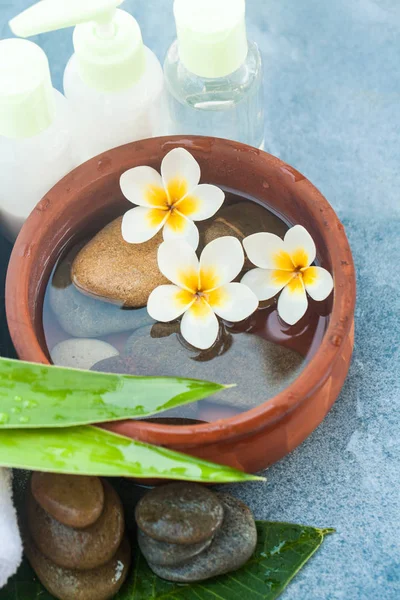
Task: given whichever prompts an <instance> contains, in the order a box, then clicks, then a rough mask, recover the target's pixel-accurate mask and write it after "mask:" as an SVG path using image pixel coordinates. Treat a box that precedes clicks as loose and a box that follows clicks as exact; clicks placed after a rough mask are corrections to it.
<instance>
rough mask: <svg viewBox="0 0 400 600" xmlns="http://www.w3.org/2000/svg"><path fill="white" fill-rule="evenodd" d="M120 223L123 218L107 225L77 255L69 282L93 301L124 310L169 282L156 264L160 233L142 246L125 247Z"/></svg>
mask: <svg viewBox="0 0 400 600" xmlns="http://www.w3.org/2000/svg"><path fill="white" fill-rule="evenodd" d="M121 223H122V217H119V218H118V219H115V220H114V221H112V222H111V223H109V224H108V225H107V226H106V227H104V229H102V230H101V231H100V232H99V233H98V234H97V235H95V237H94V238H93V239H92V240H90V242H89V243H88V244H86V246H85V247H84V248H83V249H82V250H81V251H80V252H79V254H78V255H77V257H76V258H75V260H74V262H73V264H72V271H71V277H72V282H73V283H74V285H75V286H76V287H77V288H78V289H79V291H81V292H83V293H84V294H88V295H89V296H93V297H95V298H101V299H102V300H105V301H108V302H112V303H115V304H120V305H123V306H126V307H139V306H145V305H146V304H147V300H148V297H149V295H150V293H151V292H152V291H153V290H154V288H156V287H157V286H159V285H162V284H164V283H168V281H167V279H165V277H164V276H163V275H162V274H161V273H160V271H159V269H158V263H157V251H158V247H159V245H160V243H161V242H162V239H163V238H162V233H159V234H157V235H156V236H155V237H153V238H152V239H151V240H149V241H148V242H144V243H143V244H128V243H127V242H125V240H124V239H123V238H122V234H121Z"/></svg>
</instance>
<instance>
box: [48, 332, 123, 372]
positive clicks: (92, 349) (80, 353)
mask: <svg viewBox="0 0 400 600" xmlns="http://www.w3.org/2000/svg"><path fill="white" fill-rule="evenodd" d="M118 355H119V352H118V350H117V349H116V348H114V346H112V345H111V344H108V343H107V342H103V341H102V340H93V339H91V338H88V339H86V338H70V339H69V340H63V341H62V342H59V343H58V344H56V345H55V346H54V347H53V348H52V349H51V350H50V356H51V360H52V361H53V363H54V364H55V365H58V366H60V367H72V368H74V369H91V368H92V367H93V365H95V364H96V363H98V362H99V361H100V360H105V359H106V358H111V357H114V356H118Z"/></svg>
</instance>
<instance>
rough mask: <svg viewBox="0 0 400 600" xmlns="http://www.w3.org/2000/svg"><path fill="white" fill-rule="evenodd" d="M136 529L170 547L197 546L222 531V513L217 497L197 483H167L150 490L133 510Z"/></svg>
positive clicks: (221, 506)
mask: <svg viewBox="0 0 400 600" xmlns="http://www.w3.org/2000/svg"><path fill="white" fill-rule="evenodd" d="M135 518H136V522H137V525H138V527H139V528H140V529H141V530H142V531H143V532H144V533H146V534H147V535H148V536H150V537H151V538H153V539H155V540H158V541H159V542H167V543H169V544H188V545H192V544H198V543H200V542H205V541H206V540H209V539H210V538H211V537H213V535H214V534H215V532H216V531H218V529H219V528H220V527H221V525H222V521H223V519H224V509H223V505H222V504H221V502H220V501H219V500H218V498H217V496H216V495H215V494H214V493H213V492H211V491H210V490H209V489H208V488H206V487H204V486H201V485H199V484H197V483H190V482H186V483H170V484H168V485H161V486H159V487H156V488H154V489H152V490H151V491H150V492H149V493H148V494H146V495H145V496H144V497H143V498H142V499H141V500H140V502H139V503H138V505H137V506H136V509H135Z"/></svg>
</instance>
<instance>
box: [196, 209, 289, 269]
mask: <svg viewBox="0 0 400 600" xmlns="http://www.w3.org/2000/svg"><path fill="white" fill-rule="evenodd" d="M287 230H288V226H287V225H286V224H285V223H284V222H283V221H282V220H281V219H280V218H279V217H277V216H275V215H274V214H273V213H271V212H270V211H269V210H266V209H265V208H263V207H262V206H260V205H258V204H256V203H255V202H252V203H250V202H238V203H237V204H232V205H231V206H229V205H228V206H226V207H225V208H223V209H222V210H220V211H219V212H218V213H217V215H216V216H215V218H214V219H213V220H212V221H211V222H210V223H209V225H208V226H207V228H206V229H205V230H204V234H203V241H204V245H207V244H209V243H210V242H212V241H213V240H215V239H217V238H219V237H223V236H226V235H229V236H233V237H236V238H237V239H238V240H239V241H240V242H242V241H243V240H244V238H245V237H247V236H249V235H252V234H253V233H258V232H259V231H267V232H269V233H274V234H275V235H278V236H279V237H282V238H283V237H284V235H285V233H286V232H287ZM251 266H254V265H252V263H251V262H250V261H249V259H248V258H247V257H246V261H245V268H246V269H248V268H249V267H251Z"/></svg>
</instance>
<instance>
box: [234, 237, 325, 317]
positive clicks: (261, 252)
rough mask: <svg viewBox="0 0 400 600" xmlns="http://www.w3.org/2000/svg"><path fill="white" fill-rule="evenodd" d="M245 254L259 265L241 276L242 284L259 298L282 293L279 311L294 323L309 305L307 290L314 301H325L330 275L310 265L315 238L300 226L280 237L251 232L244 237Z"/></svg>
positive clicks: (314, 253)
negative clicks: (251, 233)
mask: <svg viewBox="0 0 400 600" xmlns="http://www.w3.org/2000/svg"><path fill="white" fill-rule="evenodd" d="M243 245H244V247H245V250H246V252H247V256H248V257H249V259H250V260H251V262H252V263H253V264H254V265H256V267H258V268H257V269H252V270H251V271H249V272H248V273H246V274H245V275H244V277H243V278H242V283H243V284H245V285H247V286H248V287H249V288H250V289H251V290H253V292H254V293H255V294H256V296H257V298H258V299H259V300H268V299H269V298H272V297H273V296H275V295H276V294H277V293H278V292H280V291H281V290H282V292H281V294H280V296H279V299H278V314H279V316H280V317H281V318H282V319H283V320H284V321H285V322H286V323H288V324H289V325H294V324H295V323H297V321H299V320H300V319H301V317H302V316H303V315H304V314H305V312H306V310H307V307H308V300H307V294H306V292H307V293H308V294H309V295H310V296H311V298H313V299H314V300H325V298H327V297H328V296H329V294H330V293H331V291H332V289H333V279H332V275H331V274H330V273H329V272H328V271H327V270H326V269H323V268H322V267H311V266H310V265H311V264H312V263H313V262H314V260H315V257H316V248H315V244H314V241H313V239H312V237H311V236H310V234H309V233H308V231H307V230H306V229H304V227H302V226H301V225H295V226H294V227H292V228H291V229H289V231H288V232H287V233H286V235H285V237H284V239H283V240H282V239H281V238H280V237H278V236H277V235H274V234H273V233H254V234H253V235H250V236H249V237H247V238H245V239H244V240H243Z"/></svg>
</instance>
